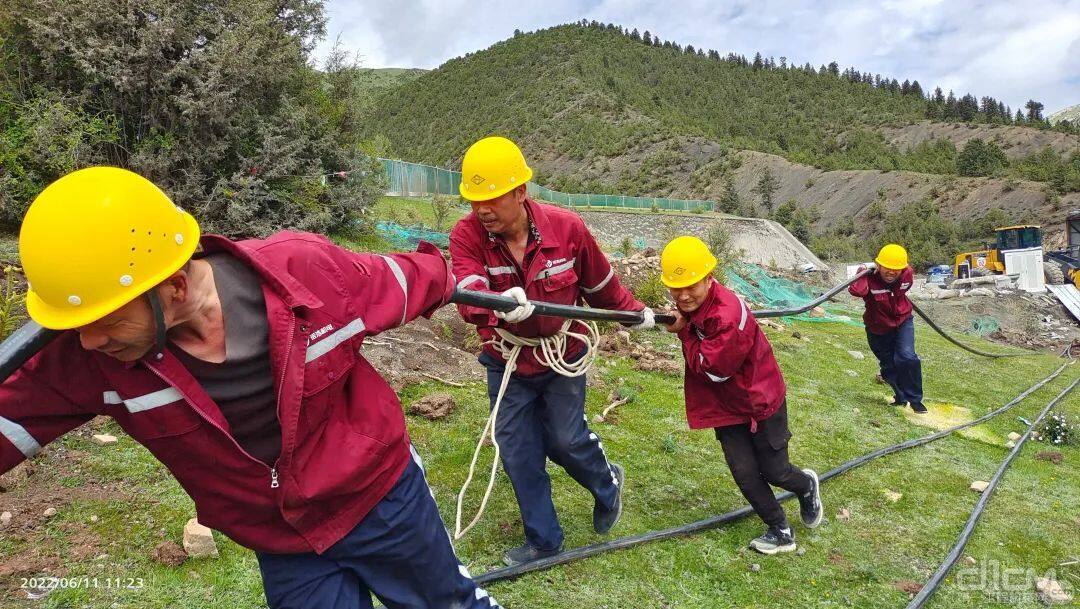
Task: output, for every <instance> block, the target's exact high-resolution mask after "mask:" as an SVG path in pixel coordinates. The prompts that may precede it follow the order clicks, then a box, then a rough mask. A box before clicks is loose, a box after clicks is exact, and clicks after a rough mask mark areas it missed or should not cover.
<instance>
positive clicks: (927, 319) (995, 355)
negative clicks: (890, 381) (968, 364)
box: [911, 302, 1041, 358]
mask: <svg viewBox="0 0 1080 609" xmlns="http://www.w3.org/2000/svg"><path fill="white" fill-rule="evenodd" d="M911 308H912V309H914V310H915V312H916V313H918V314H919V317H921V318H923V321H925V322H926V323H927V324H929V325H930V327H931V328H933V329H934V330H935V331H936V332H937V333H938V334H940V335H941V336H943V337H944V338H945V340H947V341H949V342H950V343H952V344H954V345H956V346H957V347H960V348H961V349H963V350H964V351H968V352H969V353H974V354H975V355H981V356H983V357H993V358H999V357H1030V356H1033V355H1041V354H1039V353H1030V352H1025V353H987V352H985V351H979V350H978V349H975V348H974V347H969V346H967V345H965V344H964V343H962V342H960V341H958V340H956V339H955V338H953V337H952V336H949V334H948V333H947V332H945V330H942V329H941V327H940V326H938V325H937V324H936V323H934V320H932V319H930V316H928V315H927V314H926V313H923V310H922V309H920V308H919V306H918V305H916V304H915V303H914V302H912V303H911Z"/></svg>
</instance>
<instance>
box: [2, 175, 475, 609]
mask: <svg viewBox="0 0 1080 609" xmlns="http://www.w3.org/2000/svg"><path fill="white" fill-rule="evenodd" d="M19 253H20V256H21V259H22V264H23V268H24V270H25V273H26V278H27V280H28V283H29V286H28V292H27V297H26V305H27V310H28V311H29V313H30V316H31V317H32V318H33V320H34V321H36V322H37V323H39V324H41V325H42V326H44V327H46V328H50V329H53V330H59V331H61V332H60V333H59V335H58V336H57V337H56V338H55V339H54V340H53V341H52V342H51V343H49V344H48V345H47V346H45V347H44V348H43V349H42V350H41V351H40V352H39V353H37V354H36V355H35V356H34V357H33V358H31V359H30V360H29V361H28V362H27V363H26V364H24V365H23V366H22V367H21V368H20V369H19V370H18V371H16V372H15V373H14V374H12V376H11V377H10V378H8V379H7V380H5V381H4V382H3V383H2V384H0V474H3V473H4V472H6V471H7V470H9V469H11V468H13V467H15V466H16V465H17V464H18V463H19V462H20V461H22V460H24V459H27V458H29V457H31V456H33V455H34V454H35V453H37V452H38V451H39V450H40V449H41V447H42V446H44V445H45V444H47V443H49V442H51V441H52V440H55V439H56V438H58V437H60V436H61V435H63V434H65V433H67V432H68V431H70V430H72V429H75V428H77V427H79V426H80V425H82V424H84V423H86V422H88V421H89V420H91V419H92V418H94V417H95V416H98V415H104V416H108V417H112V418H113V419H115V420H116V422H117V423H118V424H119V425H120V427H122V428H123V429H124V430H125V431H126V432H127V433H128V435H130V436H131V437H132V438H133V439H134V440H135V441H137V442H139V443H141V444H143V445H145V446H146V447H147V448H148V449H149V450H150V451H151V452H152V453H153V454H154V456H155V457H157V458H158V459H159V460H160V461H162V462H163V463H164V464H165V465H166V466H167V467H168V469H169V471H170V472H171V473H172V474H173V475H174V476H175V477H176V478H177V480H178V481H179V482H180V484H181V486H183V488H184V489H185V490H186V491H187V492H188V494H189V495H190V496H191V498H192V499H193V500H194V503H195V508H196V510H197V512H198V517H199V520H200V522H201V523H202V524H203V525H205V526H208V527H210V528H213V529H217V530H219V531H221V532H222V533H224V534H225V535H228V536H229V537H230V538H232V539H233V540H234V541H236V542H237V543H239V544H240V545H242V546H245V547H247V548H250V549H252V550H254V551H255V553H256V557H257V559H258V561H259V569H260V572H261V574H262V578H263V586H264V589H265V592H266V599H267V604H268V605H269V607H270V608H272V609H278V608H283V607H310V608H312V609H321V608H330V607H342V606H351V607H361V606H370V604H371V593H374V594H375V595H377V596H379V597H380V598H382V599H384V602H386V604H387V606H393V607H406V606H408V607H420V606H425V607H426V606H439V607H451V606H453V607H470V608H477V607H485V608H486V607H490V606H494V603H493V602H490V601H489V599H488V596H487V593H486V592H484V591H483V590H481V589H479V588H477V587H476V585H475V584H474V583H473V581H472V579H471V578H470V577H469V575H468V572H467V571H466V570H465V569H464V567H461V565H460V563H459V561H458V560H457V558H456V556H455V555H454V550H453V547H452V546H451V543H450V540H449V539H448V538H447V536H446V529H445V526H444V524H443V521H442V519H441V518H440V516H439V511H438V508H437V506H436V505H435V501H434V499H433V498H432V496H431V494H430V492H429V490H428V486H427V484H426V482H425V480H424V473H423V470H422V468H421V465H420V463H419V457H418V456H417V453H416V452H415V450H413V449H412V446H411V445H410V443H409V440H408V434H407V433H406V430H405V420H404V417H403V416H402V411H401V405H400V403H399V402H398V399H397V396H396V395H394V392H393V390H392V389H391V388H390V386H389V385H388V384H387V383H386V381H385V380H383V379H382V377H380V376H379V374H378V373H377V372H376V371H375V370H374V369H373V368H372V367H371V366H370V365H369V364H367V362H365V361H364V357H363V355H362V354H361V349H360V347H361V344H362V342H363V340H364V338H365V337H366V336H368V335H369V334H375V333H378V332H381V331H383V330H387V329H389V328H392V327H394V326H398V325H401V324H403V323H405V322H407V321H409V320H411V319H414V318H415V317H417V316H419V315H422V314H425V313H427V312H429V311H432V310H434V309H436V308H438V307H439V306H442V305H443V304H445V303H446V302H447V301H448V300H449V297H450V294H451V293H452V290H453V287H454V283H453V281H452V277H451V275H450V269H449V267H448V264H447V262H446V261H445V260H444V259H443V256H442V255H441V253H439V251H438V250H436V249H435V248H434V247H428V248H422V249H421V251H418V252H414V253H408V254H391V255H387V256H377V255H371V254H357V253H353V252H350V251H348V250H345V249H342V248H339V247H337V246H335V245H334V244H333V243H331V242H330V241H329V240H327V239H326V238H325V237H323V236H321V235H313V234H307V233H298V232H282V233H279V234H277V235H273V236H271V237H269V238H266V239H252V240H246V241H232V240H230V239H226V238H225V237H221V236H217V235H200V231H199V226H198V224H197V223H196V221H195V219H194V218H193V217H192V216H191V214H189V213H188V212H186V211H184V210H183V209H181V208H180V207H177V206H176V205H174V204H173V202H172V201H171V200H170V199H169V197H168V196H167V195H166V194H165V193H164V192H163V191H162V190H161V189H159V188H158V187H157V186H155V185H154V184H153V183H151V182H150V181H149V180H147V179H145V178H143V177H142V176H139V175H137V174H135V173H132V172H131V171H127V170H124V169H119V168H115V167H91V168H87V169H81V170H79V171H75V172H73V173H71V174H68V175H66V176H64V177H62V178H60V179H59V180H57V181H55V182H53V183H52V184H50V185H49V186H48V187H47V188H45V190H43V191H42V192H41V193H40V194H39V195H38V196H37V198H36V199H35V200H34V202H33V203H32V204H31V205H30V207H29V210H28V211H27V213H26V217H25V218H24V220H23V223H22V229H21V233H20V235H19ZM328 557H329V558H328ZM387 599H392V600H393V602H390V601H389V600H387Z"/></svg>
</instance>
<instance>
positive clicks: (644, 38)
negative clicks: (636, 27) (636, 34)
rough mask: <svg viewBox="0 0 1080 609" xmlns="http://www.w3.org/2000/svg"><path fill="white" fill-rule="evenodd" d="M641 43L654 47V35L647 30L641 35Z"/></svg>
mask: <svg viewBox="0 0 1080 609" xmlns="http://www.w3.org/2000/svg"><path fill="white" fill-rule="evenodd" d="M641 41H642V42H644V43H645V44H647V45H650V46H651V45H652V34H650V33H649V30H645V33H644V34H642V35H641Z"/></svg>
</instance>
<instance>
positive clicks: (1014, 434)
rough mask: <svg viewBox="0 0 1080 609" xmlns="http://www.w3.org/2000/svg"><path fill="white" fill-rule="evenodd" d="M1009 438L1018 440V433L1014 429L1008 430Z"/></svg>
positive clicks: (1014, 440)
mask: <svg viewBox="0 0 1080 609" xmlns="http://www.w3.org/2000/svg"><path fill="white" fill-rule="evenodd" d="M1009 439H1010V440H1012V441H1013V442H1016V441H1018V440H1020V434H1018V433H1016V432H1015V431H1010V432H1009Z"/></svg>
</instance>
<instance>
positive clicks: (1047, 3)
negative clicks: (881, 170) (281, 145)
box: [318, 0, 1080, 111]
mask: <svg viewBox="0 0 1080 609" xmlns="http://www.w3.org/2000/svg"><path fill="white" fill-rule="evenodd" d="M327 11H328V16H329V23H328V28H327V29H328V33H329V38H330V39H333V38H334V37H336V36H338V35H340V37H341V42H342V45H343V46H344V47H345V48H347V49H350V50H353V51H356V52H358V53H359V54H360V55H361V56H362V59H363V62H364V65H366V66H369V67H388V66H394V67H422V68H434V67H437V66H438V65H440V64H441V63H443V62H444V61H446V60H447V59H450V58H452V57H456V56H459V55H463V54H465V53H467V52H471V51H478V50H481V49H484V48H487V47H488V46H490V45H492V44H494V43H495V42H498V41H499V40H503V39H505V38H508V37H510V36H511V35H512V34H513V31H514V29H521V30H524V31H529V30H534V29H538V28H543V27H549V26H552V25H556V24H559V23H567V22H572V21H577V20H580V19H582V18H585V19H596V20H598V21H601V22H605V23H608V22H610V23H617V24H620V25H623V26H624V27H628V28H634V27H636V28H638V29H639V30H641V31H644V30H650V31H651V32H652V33H654V34H659V35H660V36H661V37H662V38H663V39H668V40H674V41H677V42H679V43H680V44H684V45H685V44H692V45H694V46H695V47H704V48H706V49H716V50H718V51H720V53H721V54H726V53H728V52H736V53H741V54H744V55H747V56H752V55H753V54H754V53H755V52H757V51H760V52H761V53H762V54H764V55H772V56H773V57H776V58H779V57H781V56H785V57H787V58H788V59H789V62H796V63H798V64H803V63H806V62H810V63H811V64H812V65H815V66H817V65H821V64H823V63H828V62H830V61H837V62H838V63H839V64H840V65H841V66H842V67H847V66H852V65H853V66H855V67H857V68H858V69H859V70H861V71H864V72H871V73H879V74H881V75H883V76H889V77H892V78H897V79H899V80H901V81H902V80H904V79H917V80H918V81H919V82H920V84H922V85H923V87H924V88H932V87H934V86H941V87H942V88H943V89H945V90H946V91H947V90H948V89H950V88H951V89H953V90H955V91H956V93H957V95H961V94H963V93H968V92H970V93H974V94H975V95H976V96H983V95H991V96H994V97H996V98H998V99H1000V100H1002V101H1004V102H1005V103H1007V104H1009V105H1011V106H1012V107H1013V109H1014V110H1015V109H1016V108H1018V107H1020V106H1022V105H1023V103H1024V102H1025V101H1027V100H1028V99H1029V98H1034V99H1036V100H1039V101H1042V102H1043V103H1045V104H1046V108H1047V110H1048V111H1052V110H1056V109H1058V108H1061V107H1064V106H1067V105H1071V104H1076V103H1080V0H1027V1H1025V2H1023V3H1016V2H1011V1H1010V2H1006V1H995V2H979V1H976V0H951V1H948V2H945V1H942V0H888V1H883V2H879V3H876V4H871V3H869V2H865V1H858V0H836V1H829V0H817V1H814V2H783V1H780V0H760V1H756V2H755V1H743V0H734V1H732V0H728V1H723V2H716V1H713V2H710V1H703V0H692V1H689V2H681V3H678V4H672V3H662V2H656V1H655V0H648V1H646V0H548V1H545V2H532V1H526V0H517V1H508V0H476V1H472V2H468V1H465V0H446V1H441V2H440V1H436V0H400V1H398V2H386V1H385V0H328V3H327ZM328 44H329V42H326V43H324V44H323V45H322V46H321V47H320V50H319V51H318V52H319V53H325V51H326V48H327V47H328Z"/></svg>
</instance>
